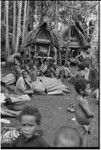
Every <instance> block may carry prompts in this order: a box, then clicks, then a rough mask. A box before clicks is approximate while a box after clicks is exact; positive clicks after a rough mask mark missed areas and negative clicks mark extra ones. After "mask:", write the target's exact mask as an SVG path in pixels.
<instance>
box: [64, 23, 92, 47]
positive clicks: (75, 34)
mask: <svg viewBox="0 0 101 150" xmlns="http://www.w3.org/2000/svg"><path fill="white" fill-rule="evenodd" d="M69 32H71V33H70V37H69V40H70V42H69V47H70V48H80V49H85V50H86V49H88V48H90V43H89V42H88V37H87V36H86V34H85V33H84V31H83V29H82V27H81V26H80V24H79V22H78V21H75V23H74V24H72V25H71V26H70V27H69V28H68V29H66V30H65V32H64V33H63V35H62V38H63V41H67V40H68V36H69Z"/></svg>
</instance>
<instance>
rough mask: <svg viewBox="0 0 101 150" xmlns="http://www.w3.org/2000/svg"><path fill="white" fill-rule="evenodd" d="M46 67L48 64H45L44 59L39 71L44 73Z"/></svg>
mask: <svg viewBox="0 0 101 150" xmlns="http://www.w3.org/2000/svg"><path fill="white" fill-rule="evenodd" d="M47 68H48V64H47V60H46V59H45V60H44V61H43V63H42V65H41V67H40V71H41V72H42V73H43V74H44V73H45V72H46V71H47Z"/></svg>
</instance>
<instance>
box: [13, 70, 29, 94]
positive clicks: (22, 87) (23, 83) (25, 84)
mask: <svg viewBox="0 0 101 150" xmlns="http://www.w3.org/2000/svg"><path fill="white" fill-rule="evenodd" d="M30 81H31V79H30V77H29V76H28V74H27V72H26V71H25V70H22V73H21V76H20V77H19V79H18V80H17V82H16V88H17V90H18V91H19V92H21V93H22V92H25V91H26V90H30V89H31V84H30Z"/></svg>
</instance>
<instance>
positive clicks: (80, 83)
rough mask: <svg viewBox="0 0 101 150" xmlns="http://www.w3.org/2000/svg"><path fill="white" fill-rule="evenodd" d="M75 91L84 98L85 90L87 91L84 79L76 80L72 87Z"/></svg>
mask: <svg viewBox="0 0 101 150" xmlns="http://www.w3.org/2000/svg"><path fill="white" fill-rule="evenodd" d="M74 88H75V91H76V92H77V93H78V94H80V95H83V96H86V95H87V93H86V90H87V81H86V80H85V79H78V80H77V81H76V83H75V85H74Z"/></svg>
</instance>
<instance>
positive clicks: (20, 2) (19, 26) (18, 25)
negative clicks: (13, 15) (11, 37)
mask: <svg viewBox="0 0 101 150" xmlns="http://www.w3.org/2000/svg"><path fill="white" fill-rule="evenodd" d="M18 3H19V5H18V22H17V39H16V49H15V52H16V53H17V52H18V47H19V38H20V35H21V10H22V1H18Z"/></svg>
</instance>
